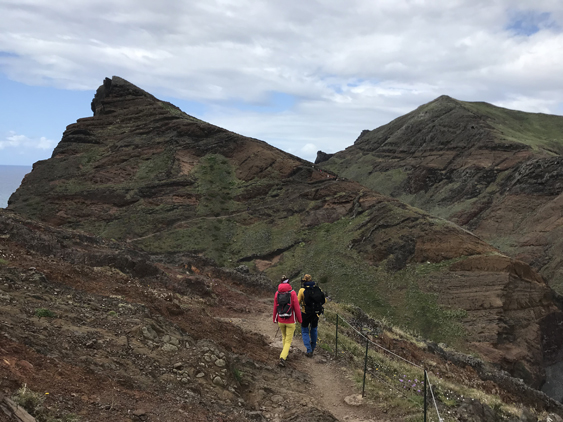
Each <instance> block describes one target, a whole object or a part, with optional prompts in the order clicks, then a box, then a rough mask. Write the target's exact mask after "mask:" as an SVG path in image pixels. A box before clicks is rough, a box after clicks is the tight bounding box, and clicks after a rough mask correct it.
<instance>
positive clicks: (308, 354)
mask: <svg viewBox="0 0 563 422" xmlns="http://www.w3.org/2000/svg"><path fill="white" fill-rule="evenodd" d="M305 356H307V357H308V358H312V357H313V352H307V353H305Z"/></svg>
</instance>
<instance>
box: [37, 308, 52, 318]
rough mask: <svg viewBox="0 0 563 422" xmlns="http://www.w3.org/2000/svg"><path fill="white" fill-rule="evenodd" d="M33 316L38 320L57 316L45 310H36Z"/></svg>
mask: <svg viewBox="0 0 563 422" xmlns="http://www.w3.org/2000/svg"><path fill="white" fill-rule="evenodd" d="M34 315H35V316H36V317H38V318H55V317H56V316H57V315H56V314H55V313H54V312H53V311H51V310H50V309H47V308H38V309H36V310H35V312H34Z"/></svg>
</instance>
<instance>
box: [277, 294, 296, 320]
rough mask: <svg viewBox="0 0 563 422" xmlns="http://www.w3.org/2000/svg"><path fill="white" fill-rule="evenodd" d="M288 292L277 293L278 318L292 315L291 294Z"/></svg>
mask: <svg viewBox="0 0 563 422" xmlns="http://www.w3.org/2000/svg"><path fill="white" fill-rule="evenodd" d="M292 292H293V290H290V291H289V292H283V293H282V292H278V316H279V317H280V318H289V317H290V316H291V315H293V306H291V293H292Z"/></svg>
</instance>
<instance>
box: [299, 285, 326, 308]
mask: <svg viewBox="0 0 563 422" xmlns="http://www.w3.org/2000/svg"><path fill="white" fill-rule="evenodd" d="M303 295H304V298H305V313H306V314H317V315H320V314H322V313H324V308H323V305H324V303H325V294H324V293H323V291H322V290H321V289H320V287H319V286H317V285H316V284H315V285H314V286H313V287H307V288H305V292H303Z"/></svg>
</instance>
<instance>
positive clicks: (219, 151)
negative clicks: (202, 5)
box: [8, 77, 561, 386]
mask: <svg viewBox="0 0 563 422" xmlns="http://www.w3.org/2000/svg"><path fill="white" fill-rule="evenodd" d="M92 110H93V111H94V116H93V117H90V118H84V119H79V120H78V122H77V123H75V124H72V125H70V126H68V128H67V130H66V131H65V133H64V134H63V137H62V140H61V142H60V143H59V145H58V146H57V147H56V149H55V150H54V152H53V157H52V158H51V159H49V160H45V161H41V162H38V163H36V164H35V165H34V168H33V171H32V172H31V173H30V174H29V175H28V176H27V177H26V178H25V180H24V181H23V183H22V186H21V187H20V188H19V189H18V191H17V192H16V193H15V194H14V195H13V196H12V197H11V198H10V203H9V207H8V208H9V209H10V210H13V211H15V212H17V213H20V214H22V215H25V216H28V217H31V218H34V219H39V220H42V221H45V222H48V223H50V224H54V225H58V226H64V227H67V228H73V229H80V230H83V231H86V232H90V233H96V234H98V235H101V236H103V237H105V238H110V239H117V240H124V241H127V242H129V244H130V245H131V246H132V247H135V248H138V249H140V250H142V251H144V252H146V253H149V254H152V255H161V254H164V255H173V254H181V253H185V252H188V253H192V254H203V255H205V256H206V257H208V258H212V259H213V260H215V261H216V262H217V263H219V264H220V265H228V266H231V267H235V266H238V265H240V264H241V263H244V264H246V265H248V266H250V267H251V269H252V270H253V271H258V272H260V271H263V272H264V273H265V274H266V275H268V276H270V277H271V278H272V279H277V278H278V277H279V275H280V273H285V274H288V275H290V276H291V277H292V278H293V277H296V276H297V275H299V274H302V273H303V272H310V273H312V274H314V276H315V277H316V278H317V279H318V280H320V281H321V282H322V283H323V286H324V287H325V289H326V290H328V291H329V292H330V293H331V294H332V295H333V296H334V297H336V298H338V299H340V300H345V301H348V302H353V303H355V304H357V305H359V306H362V307H363V308H365V309H366V310H369V311H370V312H372V313H374V314H375V315H382V316H383V315H384V316H386V317H387V318H389V319H390V320H392V321H394V322H396V323H398V324H402V325H405V326H409V327H411V328H412V329H415V330H418V331H420V332H421V333H423V334H424V335H427V336H430V337H431V338H432V339H434V340H437V341H446V342H450V343H451V342H458V343H460V344H465V347H470V348H472V349H473V350H477V351H478V352H479V353H482V354H483V356H485V357H486V358H487V359H489V360H490V361H492V362H495V363H497V364H499V365H501V366H502V367H503V368H506V369H507V370H509V371H511V372H512V373H513V374H515V375H517V376H518V377H519V378H523V379H525V380H526V382H528V383H530V384H531V385H535V386H538V385H540V384H541V382H542V380H543V378H544V373H543V367H544V365H545V363H546V362H557V361H559V360H561V357H560V356H559V354H558V352H559V345H558V343H557V342H555V341H552V340H551V339H554V338H557V337H556V336H557V333H558V331H557V330H555V331H553V330H552V327H558V325H557V322H558V321H559V320H560V319H561V312H560V311H559V310H558V309H557V307H556V306H555V304H554V302H553V299H552V296H551V290H550V289H549V288H548V287H547V286H546V285H545V283H544V282H543V280H542V279H541V277H539V276H538V275H537V274H536V273H534V272H533V271H532V270H530V268H529V267H528V266H527V265H526V264H524V263H521V262H518V261H514V260H512V259H510V258H508V257H506V256H503V255H501V254H500V253H499V252H498V251H497V250H496V249H494V248H493V247H491V246H490V245H488V244H486V243H485V242H483V241H482V240H480V239H479V238H477V237H475V236H473V235H472V234H471V233H469V232H467V231H465V230H463V229H461V228H460V227H458V226H456V225H455V224H452V223H450V222H447V221H445V220H442V219H439V218H435V217H432V216H430V215H428V214H426V213H425V212H423V211H421V210H418V209H415V208H412V207H410V206H408V205H406V204H404V203H401V202H399V201H397V200H395V199H392V198H389V197H385V196H383V195H380V194H378V193H375V192H373V191H370V190H369V189H366V188H365V187H363V186H362V185H360V184H358V183H357V182H353V181H349V180H341V179H339V178H337V177H336V176H334V175H333V174H331V173H327V172H323V171H320V170H318V169H317V168H315V167H314V166H312V165H311V163H308V162H306V161H304V160H301V159H299V158H297V157H294V156H292V155H290V154H287V153H284V152H282V151H280V150H278V149H276V148H273V147H271V146H269V145H268V144H266V143H264V142H261V141H258V140H256V139H251V138H247V137H244V136H241V135H237V134H235V133H232V132H229V131H227V130H225V129H222V128H219V127H216V126H213V125H211V124H209V123H205V122H202V121H200V120H198V119H195V118H193V117H191V116H188V115H186V114H184V113H182V112H181V111H180V110H179V109H177V108H176V107H174V106H173V105H171V104H169V103H165V102H162V101H159V100H157V99H156V98H154V97H153V96H152V95H150V94H148V93H146V92H145V91H143V90H141V89H139V88H137V87H135V86H134V85H132V84H130V83H129V82H127V81H125V80H123V79H121V78H118V77H113V78H112V79H111V80H110V79H106V80H105V81H104V85H102V86H101V87H100V88H99V89H98V91H97V93H96V96H95V98H94V100H93V102H92ZM546 327H549V329H546Z"/></svg>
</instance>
